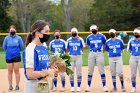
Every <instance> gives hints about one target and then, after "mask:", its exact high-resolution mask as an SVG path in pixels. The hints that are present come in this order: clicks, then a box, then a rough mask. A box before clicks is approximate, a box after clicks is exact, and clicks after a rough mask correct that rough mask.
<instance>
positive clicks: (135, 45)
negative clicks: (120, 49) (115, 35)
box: [127, 39, 140, 56]
mask: <svg viewBox="0 0 140 93" xmlns="http://www.w3.org/2000/svg"><path fill="white" fill-rule="evenodd" d="M127 50H130V53H131V55H133V56H140V40H135V39H131V40H130V41H129V42H128V46H127Z"/></svg>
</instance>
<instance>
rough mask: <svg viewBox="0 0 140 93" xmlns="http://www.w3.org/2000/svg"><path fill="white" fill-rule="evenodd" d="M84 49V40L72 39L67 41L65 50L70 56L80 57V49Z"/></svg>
mask: <svg viewBox="0 0 140 93" xmlns="http://www.w3.org/2000/svg"><path fill="white" fill-rule="evenodd" d="M84 47H85V44H84V40H83V39H82V38H81V37H78V38H72V37H70V38H69V39H68V40H67V49H68V53H69V54H70V55H81V54H82V48H84Z"/></svg>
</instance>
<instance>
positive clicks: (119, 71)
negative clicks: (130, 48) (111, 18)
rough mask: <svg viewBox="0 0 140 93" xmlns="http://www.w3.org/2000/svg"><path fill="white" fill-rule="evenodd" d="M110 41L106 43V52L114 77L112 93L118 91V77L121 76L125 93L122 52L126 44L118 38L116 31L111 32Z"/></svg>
mask: <svg viewBox="0 0 140 93" xmlns="http://www.w3.org/2000/svg"><path fill="white" fill-rule="evenodd" d="M109 35H110V37H111V38H110V39H108V40H107V41H106V51H107V52H108V56H109V65H110V70H111V75H112V82H113V87H114V88H113V90H112V91H111V92H115V91H117V87H116V75H118V76H119V78H120V82H121V85H122V92H125V91H126V90H125V87H124V80H123V62H122V51H123V49H124V44H123V41H122V40H121V39H118V38H117V37H116V30H114V29H110V30H109Z"/></svg>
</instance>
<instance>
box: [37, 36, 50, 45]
mask: <svg viewBox="0 0 140 93" xmlns="http://www.w3.org/2000/svg"><path fill="white" fill-rule="evenodd" d="M39 39H40V42H41V43H43V42H47V41H48V40H49V39H50V35H48V34H43V38H39Z"/></svg>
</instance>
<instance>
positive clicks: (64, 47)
mask: <svg viewBox="0 0 140 93" xmlns="http://www.w3.org/2000/svg"><path fill="white" fill-rule="evenodd" d="M63 44H64V46H63V49H64V51H65V50H66V44H65V42H64V43H63Z"/></svg>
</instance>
